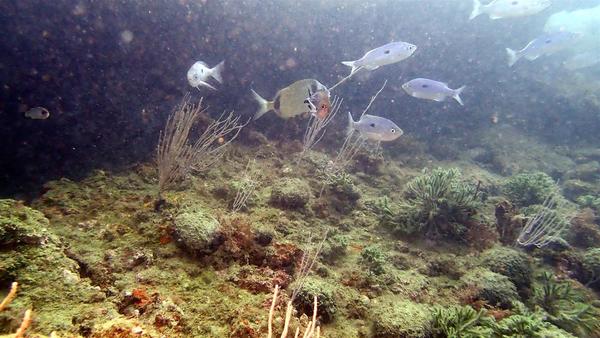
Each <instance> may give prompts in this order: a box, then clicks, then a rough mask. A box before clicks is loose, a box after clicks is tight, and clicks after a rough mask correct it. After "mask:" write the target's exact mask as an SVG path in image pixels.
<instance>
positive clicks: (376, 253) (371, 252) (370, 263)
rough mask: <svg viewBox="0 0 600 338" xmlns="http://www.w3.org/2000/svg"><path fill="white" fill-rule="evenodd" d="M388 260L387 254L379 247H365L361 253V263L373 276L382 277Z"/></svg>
mask: <svg viewBox="0 0 600 338" xmlns="http://www.w3.org/2000/svg"><path fill="white" fill-rule="evenodd" d="M386 259H387V255H386V254H385V252H383V251H382V250H381V249H380V248H379V247H377V246H368V247H365V248H364V249H363V250H362V251H361V253H360V263H361V264H362V265H364V266H365V267H366V268H367V269H368V270H369V272H370V273H371V274H373V275H381V274H383V273H384V272H385V263H386Z"/></svg>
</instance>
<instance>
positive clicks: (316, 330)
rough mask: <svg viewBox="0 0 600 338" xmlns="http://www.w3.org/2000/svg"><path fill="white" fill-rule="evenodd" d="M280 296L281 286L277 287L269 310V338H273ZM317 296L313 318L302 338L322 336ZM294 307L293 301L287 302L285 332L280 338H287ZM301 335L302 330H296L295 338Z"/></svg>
mask: <svg viewBox="0 0 600 338" xmlns="http://www.w3.org/2000/svg"><path fill="white" fill-rule="evenodd" d="M278 294H279V285H275V290H274V291H273V300H272V301H271V308H270V309H269V318H268V334H267V338H272V337H273V315H274V313H275V303H277V295H278ZM317 303H318V302H317V296H314V305H313V316H312V320H311V321H310V322H309V323H308V325H307V326H306V329H305V330H304V334H303V335H302V338H319V337H320V335H321V328H320V327H319V326H317V311H318V306H317ZM293 309H294V307H293V305H292V301H291V300H290V301H288V302H287V307H286V309H285V321H284V325H283V331H282V332H281V336H280V338H286V337H287V334H288V331H289V328H290V321H291V319H292V311H293ZM299 335H300V328H299V327H298V328H296V332H295V334H294V338H298V337H299Z"/></svg>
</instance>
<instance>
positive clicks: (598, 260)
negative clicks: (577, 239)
mask: <svg viewBox="0 0 600 338" xmlns="http://www.w3.org/2000/svg"><path fill="white" fill-rule="evenodd" d="M583 268H584V270H585V273H586V275H587V278H588V281H592V280H593V279H594V278H598V276H600V248H594V249H589V250H587V251H586V252H585V254H583ZM599 284H600V283H598V282H596V283H593V284H592V285H590V286H596V287H598V285H599Z"/></svg>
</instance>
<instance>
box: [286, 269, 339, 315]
mask: <svg viewBox="0 0 600 338" xmlns="http://www.w3.org/2000/svg"><path fill="white" fill-rule="evenodd" d="M295 286H296V287H299V289H298V293H297V295H296V298H295V299H294V305H295V306H296V308H297V309H298V310H300V311H302V312H303V313H306V314H307V315H310V316H312V313H313V305H314V296H317V304H318V310H317V314H318V315H319V316H320V318H321V320H322V321H323V322H325V323H328V322H330V321H331V320H332V319H333V316H334V315H335V313H336V312H337V305H336V300H335V289H336V288H335V286H334V285H333V284H331V283H328V282H327V281H325V280H323V279H320V278H317V277H306V279H305V280H304V282H303V283H299V282H297V284H296V285H295Z"/></svg>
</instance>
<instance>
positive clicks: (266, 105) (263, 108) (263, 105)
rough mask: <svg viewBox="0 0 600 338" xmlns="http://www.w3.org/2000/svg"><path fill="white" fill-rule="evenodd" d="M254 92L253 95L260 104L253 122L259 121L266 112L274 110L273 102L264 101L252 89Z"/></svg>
mask: <svg viewBox="0 0 600 338" xmlns="http://www.w3.org/2000/svg"><path fill="white" fill-rule="evenodd" d="M250 90H251V91H252V95H253V96H254V99H255V100H256V102H258V110H257V111H256V114H254V118H253V120H258V119H259V118H260V117H261V116H263V115H264V114H265V113H266V112H268V111H269V110H272V109H273V102H269V101H267V100H265V99H263V98H262V97H261V96H260V95H258V93H257V92H255V91H254V89H250Z"/></svg>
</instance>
